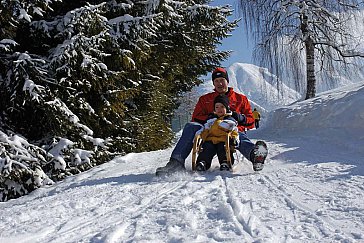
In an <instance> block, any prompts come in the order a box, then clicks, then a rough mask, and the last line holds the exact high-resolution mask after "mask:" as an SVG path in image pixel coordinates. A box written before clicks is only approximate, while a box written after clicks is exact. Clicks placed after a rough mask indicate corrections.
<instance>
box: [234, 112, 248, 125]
mask: <svg viewBox="0 0 364 243" xmlns="http://www.w3.org/2000/svg"><path fill="white" fill-rule="evenodd" d="M231 116H232V117H233V118H234V119H235V120H236V121H237V122H238V124H239V125H243V124H244V123H245V122H246V117H245V115H244V114H239V113H237V112H236V111H233V113H232V115H231Z"/></svg>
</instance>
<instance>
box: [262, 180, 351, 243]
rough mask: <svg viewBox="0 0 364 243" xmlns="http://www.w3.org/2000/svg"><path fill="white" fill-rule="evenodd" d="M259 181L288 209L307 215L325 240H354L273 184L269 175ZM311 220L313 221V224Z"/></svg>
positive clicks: (308, 219)
mask: <svg viewBox="0 0 364 243" xmlns="http://www.w3.org/2000/svg"><path fill="white" fill-rule="evenodd" d="M258 180H259V181H261V182H262V184H265V185H267V187H270V190H272V191H274V193H275V194H276V195H280V196H281V197H282V198H284V201H285V202H286V205H287V207H288V208H290V210H291V211H292V212H294V213H297V212H300V214H302V215H305V217H307V222H309V223H310V224H311V225H312V226H315V227H316V228H317V230H318V232H321V234H322V235H323V238H324V239H325V238H326V239H331V240H337V241H342V240H344V241H345V240H349V242H350V240H351V239H352V237H349V236H348V235H347V234H345V233H344V232H342V231H341V229H338V228H337V227H335V226H334V224H332V223H330V219H325V218H323V217H320V216H319V215H317V214H316V213H315V212H313V211H312V210H310V209H309V208H307V207H305V206H304V205H303V204H302V203H300V202H299V201H297V200H295V199H294V198H292V197H291V196H290V195H288V194H287V193H286V192H285V191H284V190H282V189H281V187H280V186H279V185H277V184H276V183H275V182H273V181H272V180H271V179H270V178H269V176H268V175H266V174H265V175H261V176H260V178H259V179H258ZM305 192H306V191H305ZM310 219H313V222H312V220H310Z"/></svg>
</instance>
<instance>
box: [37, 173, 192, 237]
mask: <svg viewBox="0 0 364 243" xmlns="http://www.w3.org/2000/svg"><path fill="white" fill-rule="evenodd" d="M185 179H187V178H185ZM192 180H193V178H190V179H188V180H181V181H177V183H174V184H172V186H171V181H168V179H167V181H166V183H162V184H161V185H158V186H157V187H156V188H153V191H152V192H151V193H150V194H149V195H151V196H150V197H144V198H143V199H142V200H141V201H140V202H139V204H135V206H134V207H133V208H131V209H128V210H129V211H130V212H127V215H129V216H128V217H127V218H125V217H124V218H122V219H120V218H117V219H115V212H116V211H123V210H124V211H125V207H124V205H120V206H118V207H114V208H110V209H108V211H106V212H104V213H102V214H101V215H100V216H99V217H98V218H99V220H98V221H99V222H101V223H102V224H104V225H105V224H108V226H107V227H103V228H100V226H99V227H97V226H96V227H93V226H95V225H94V222H92V221H89V220H88V219H87V218H82V219H79V220H75V221H73V222H72V227H71V226H69V225H68V222H64V223H62V224H61V225H58V226H56V227H54V229H53V233H52V235H54V236H56V237H55V238H53V239H52V240H54V241H56V242H62V241H64V240H65V241H69V240H70V238H68V237H67V236H69V235H70V234H71V233H75V232H77V231H79V232H84V231H82V230H81V229H85V228H89V229H90V230H89V232H88V233H86V232H85V233H84V235H83V238H84V239H90V242H109V243H112V242H115V243H116V242H128V241H131V239H133V237H134V233H135V221H134V220H135V219H136V218H138V217H139V216H140V215H142V214H143V213H144V212H145V211H146V210H147V209H148V208H150V207H153V205H156V204H157V203H159V202H160V201H161V200H163V198H164V197H166V196H167V195H169V194H170V193H172V192H174V191H176V190H178V189H180V188H182V187H184V186H186V185H187V184H188V183H190V182H191V181H192ZM159 182H160V181H157V183H159ZM124 214H125V213H124ZM93 229H95V230H93ZM96 230H97V231H96ZM100 230H101V233H97V234H96V235H95V233H96V232H100ZM40 240H41V239H40Z"/></svg>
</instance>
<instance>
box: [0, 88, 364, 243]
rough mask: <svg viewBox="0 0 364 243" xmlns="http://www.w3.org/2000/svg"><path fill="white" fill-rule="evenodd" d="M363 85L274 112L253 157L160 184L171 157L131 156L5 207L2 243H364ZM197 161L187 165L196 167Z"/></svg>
mask: <svg viewBox="0 0 364 243" xmlns="http://www.w3.org/2000/svg"><path fill="white" fill-rule="evenodd" d="M363 92H364V83H360V84H359V83H358V84H356V85H353V86H350V87H349V86H348V87H345V88H342V89H337V90H334V91H331V92H326V93H324V94H321V95H319V96H317V98H315V99H313V100H308V101H303V102H297V103H295V104H293V105H290V106H285V107H282V108H281V109H278V110H276V111H275V112H273V113H272V115H271V116H270V117H269V118H268V119H267V120H265V121H264V123H263V124H262V125H263V126H264V128H263V129H258V130H254V131H250V132H249V133H248V135H249V136H250V137H251V138H252V139H253V140H254V141H255V140H256V139H263V140H265V141H266V142H267V143H268V146H269V151H270V152H269V156H268V158H267V162H266V165H265V168H264V170H263V171H261V172H259V173H256V172H253V171H252V168H251V165H250V163H249V162H248V161H247V160H246V159H245V160H242V158H241V157H240V162H239V163H238V164H237V167H236V172H235V173H233V174H231V173H221V172H219V171H217V170H216V169H213V170H212V171H209V172H207V173H205V174H191V173H181V174H177V175H173V176H170V177H168V178H156V177H155V176H154V172H155V168H156V167H158V166H161V165H164V164H165V163H166V162H167V161H168V157H169V155H170V152H171V149H172V148H170V149H167V150H162V151H153V152H148V153H139V154H128V155H126V156H124V157H118V158H115V159H114V160H112V161H110V162H109V163H107V164H103V165H101V166H98V167H95V168H93V169H92V170H90V171H87V172H84V173H82V174H79V175H77V176H72V177H69V178H67V179H66V180H65V181H63V182H59V183H57V184H55V185H52V186H49V187H47V188H42V189H39V190H36V191H34V192H33V193H31V194H30V195H28V196H24V197H22V198H19V199H16V200H10V201H8V202H5V203H0V210H1V221H0V232H1V233H0V242H2V243H3V242H4V243H10V242H32V243H34V242H62V243H64V242H109V243H111V242H115V243H116V242H236V243H241V242H268V243H269V242H272V243H276V242H363V241H364V234H363V232H364V205H363V201H362V199H363V197H364V187H363V185H364V163H363V158H364V152H363V150H362V148H363V147H364V137H363V135H362V134H364V125H363V124H364V123H363V122H362V121H363V119H364V107H363V105H362V104H363V97H364V95H363ZM189 163H190V158H189V159H188V160H187V161H186V165H187V166H190V165H189Z"/></svg>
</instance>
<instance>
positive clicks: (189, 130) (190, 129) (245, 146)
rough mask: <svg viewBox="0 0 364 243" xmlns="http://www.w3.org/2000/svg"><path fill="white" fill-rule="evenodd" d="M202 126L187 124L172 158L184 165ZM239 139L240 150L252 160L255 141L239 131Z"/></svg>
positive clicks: (193, 123)
mask: <svg viewBox="0 0 364 243" xmlns="http://www.w3.org/2000/svg"><path fill="white" fill-rule="evenodd" d="M201 128H202V125H201V124H199V123H197V122H189V123H187V124H186V125H185V127H184V128H183V132H182V135H181V137H180V139H179V140H178V142H177V144H176V146H175V147H174V149H173V151H172V154H171V159H175V160H177V161H178V162H180V163H181V164H183V165H184V163H185V160H186V158H187V157H188V155H189V154H190V153H191V150H192V147H193V139H194V138H195V134H196V132H197V131H198V130H200V129H201ZM239 140H240V142H239V146H238V150H239V152H240V153H241V154H242V155H244V157H245V158H247V159H248V160H250V152H251V151H252V149H253V148H254V143H253V142H252V141H250V139H249V138H248V137H247V135H246V133H244V132H239Z"/></svg>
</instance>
